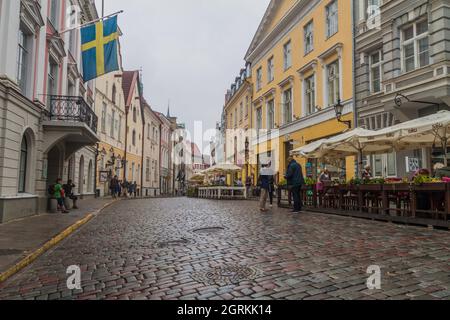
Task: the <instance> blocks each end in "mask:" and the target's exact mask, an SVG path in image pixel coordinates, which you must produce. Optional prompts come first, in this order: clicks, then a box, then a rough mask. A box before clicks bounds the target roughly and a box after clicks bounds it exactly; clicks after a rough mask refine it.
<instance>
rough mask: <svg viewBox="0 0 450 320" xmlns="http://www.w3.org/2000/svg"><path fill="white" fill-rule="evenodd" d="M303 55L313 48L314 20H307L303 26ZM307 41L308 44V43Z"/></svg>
mask: <svg viewBox="0 0 450 320" xmlns="http://www.w3.org/2000/svg"><path fill="white" fill-rule="evenodd" d="M303 38H304V46H305V55H307V54H308V53H310V52H312V51H313V50H314V20H311V21H310V22H308V23H307V24H306V25H305V27H304V28H303ZM308 43H309V45H308Z"/></svg>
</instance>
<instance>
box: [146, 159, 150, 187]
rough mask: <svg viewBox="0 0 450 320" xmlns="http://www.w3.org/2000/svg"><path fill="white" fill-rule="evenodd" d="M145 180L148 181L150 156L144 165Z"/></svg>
mask: <svg viewBox="0 0 450 320" xmlns="http://www.w3.org/2000/svg"><path fill="white" fill-rule="evenodd" d="M145 181H147V182H148V181H150V158H147V161H146V166H145Z"/></svg>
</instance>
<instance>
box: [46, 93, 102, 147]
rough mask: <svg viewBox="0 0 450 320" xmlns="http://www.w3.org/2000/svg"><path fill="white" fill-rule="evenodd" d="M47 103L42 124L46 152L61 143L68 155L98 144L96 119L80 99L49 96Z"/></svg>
mask: <svg viewBox="0 0 450 320" xmlns="http://www.w3.org/2000/svg"><path fill="white" fill-rule="evenodd" d="M48 101H49V105H50V110H49V111H46V114H45V116H44V118H45V119H44V122H43V126H44V130H45V135H46V137H45V140H44V141H45V144H46V147H47V149H46V150H48V149H50V148H52V147H53V146H55V145H56V144H57V143H60V142H61V143H63V144H65V145H66V146H67V148H68V149H69V150H68V151H69V154H70V153H72V152H76V151H77V150H79V149H81V148H83V147H85V146H90V145H94V144H95V143H97V142H99V138H98V137H97V123H98V117H97V116H96V115H95V113H94V111H93V110H92V109H91V107H90V106H89V105H88V104H87V103H86V101H84V99H83V98H82V97H76V96H49V97H48Z"/></svg>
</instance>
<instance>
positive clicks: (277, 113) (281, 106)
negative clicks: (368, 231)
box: [246, 0, 355, 178]
mask: <svg viewBox="0 0 450 320" xmlns="http://www.w3.org/2000/svg"><path fill="white" fill-rule="evenodd" d="M351 12H352V10H351V1H343V0H273V1H271V2H270V4H269V7H268V9H267V11H266V13H265V15H264V18H263V20H262V22H261V24H260V26H259V28H258V30H257V32H256V35H255V36H254V39H253V41H252V43H251V45H250V47H249V49H248V52H247V54H246V61H247V62H248V63H251V66H252V67H251V69H252V78H253V121H252V125H253V127H254V128H255V129H261V130H262V131H259V133H258V134H256V136H254V137H253V139H252V145H253V147H254V148H255V149H256V153H257V154H258V158H260V157H262V156H264V157H265V156H267V155H268V156H269V158H273V159H274V161H276V162H277V167H278V169H279V172H280V174H281V176H282V174H283V173H284V172H285V171H286V167H287V158H288V156H289V152H290V151H291V150H293V149H295V148H298V147H301V146H303V145H306V144H308V143H311V142H314V141H316V140H319V139H321V138H325V137H330V136H333V135H337V134H340V133H342V132H344V131H345V130H348V126H347V125H346V124H344V123H342V122H339V121H338V120H337V117H336V112H335V109H334V106H335V105H336V104H337V103H338V101H342V105H343V106H344V107H343V112H342V118H341V120H342V121H345V120H347V121H351V122H352V123H351V124H352V125H354V123H353V101H352V99H353V75H352V65H353V64H352V57H353V55H352V52H353V40H352V17H351ZM298 160H299V162H300V163H301V164H302V165H303V168H304V169H305V173H306V175H307V176H311V177H316V175H317V172H318V170H320V169H321V167H324V166H327V167H328V168H329V169H331V170H332V171H333V168H335V167H336V169H335V171H340V172H339V173H338V172H335V174H334V176H335V177H336V176H337V175H342V174H343V172H342V171H343V170H342V169H337V168H343V167H345V168H346V176H347V178H350V177H353V176H354V171H355V159H353V158H348V159H342V161H333V163H328V164H321V163H317V161H315V160H312V159H310V160H308V159H298ZM257 162H258V164H260V163H261V161H257ZM340 162H342V163H340ZM344 163H345V165H344ZM344 172H345V171H344Z"/></svg>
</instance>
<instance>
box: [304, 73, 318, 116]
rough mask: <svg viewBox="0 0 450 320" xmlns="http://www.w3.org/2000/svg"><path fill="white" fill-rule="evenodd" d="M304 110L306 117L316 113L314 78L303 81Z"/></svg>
mask: <svg viewBox="0 0 450 320" xmlns="http://www.w3.org/2000/svg"><path fill="white" fill-rule="evenodd" d="M304 86H305V108H306V113H307V114H308V115H310V114H313V113H315V112H316V83H315V76H314V75H312V76H310V77H309V78H306V79H305V82H304Z"/></svg>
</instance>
